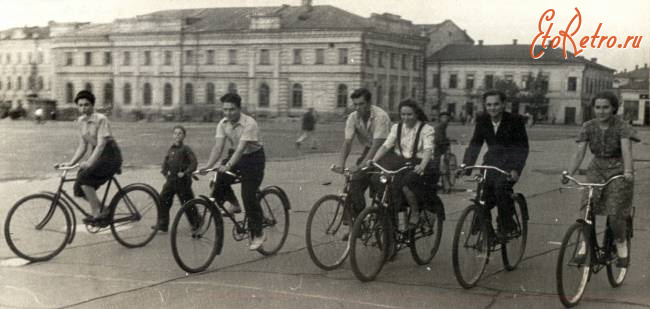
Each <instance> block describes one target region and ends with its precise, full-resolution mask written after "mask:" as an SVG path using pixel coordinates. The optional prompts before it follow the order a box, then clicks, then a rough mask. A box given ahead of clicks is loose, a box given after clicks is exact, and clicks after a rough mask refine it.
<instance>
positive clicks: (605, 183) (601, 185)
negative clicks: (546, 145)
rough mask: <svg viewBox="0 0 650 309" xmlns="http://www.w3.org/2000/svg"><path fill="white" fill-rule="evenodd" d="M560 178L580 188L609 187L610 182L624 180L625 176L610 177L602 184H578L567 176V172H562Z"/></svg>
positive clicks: (571, 177)
mask: <svg viewBox="0 0 650 309" xmlns="http://www.w3.org/2000/svg"><path fill="white" fill-rule="evenodd" d="M562 178H564V179H568V180H570V181H572V182H573V183H575V184H576V185H578V186H581V187H605V186H607V185H609V183H610V182H612V181H614V180H616V179H619V178H625V176H623V175H616V176H612V177H611V178H609V179H607V181H605V182H603V183H590V182H579V181H578V180H577V179H575V178H574V177H573V176H571V175H569V172H567V171H563V172H562Z"/></svg>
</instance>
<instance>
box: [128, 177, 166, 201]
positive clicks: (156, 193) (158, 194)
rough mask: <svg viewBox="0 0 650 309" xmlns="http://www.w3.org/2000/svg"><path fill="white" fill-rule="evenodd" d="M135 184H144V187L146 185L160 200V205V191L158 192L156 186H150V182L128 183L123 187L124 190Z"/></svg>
mask: <svg viewBox="0 0 650 309" xmlns="http://www.w3.org/2000/svg"><path fill="white" fill-rule="evenodd" d="M134 186H142V187H145V188H146V189H147V190H148V191H149V192H150V193H152V194H153V195H154V196H155V197H156V200H157V202H158V205H160V193H159V192H158V190H156V188H154V187H152V186H150V185H149V184H146V183H144V182H135V183H132V184H128V185H126V186H125V187H124V188H122V189H123V190H126V189H127V188H130V187H134Z"/></svg>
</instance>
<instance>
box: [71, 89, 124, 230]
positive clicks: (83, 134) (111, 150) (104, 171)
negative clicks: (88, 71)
mask: <svg viewBox="0 0 650 309" xmlns="http://www.w3.org/2000/svg"><path fill="white" fill-rule="evenodd" d="M74 102H75V103H76V104H77V107H78V108H79V112H80V113H81V116H80V117H79V118H78V119H77V125H78V126H79V146H77V150H76V151H75V153H74V155H73V156H72V159H70V161H68V162H66V163H61V164H58V166H72V165H75V164H76V163H77V162H79V161H80V160H81V159H82V158H83V157H84V155H85V154H86V153H87V150H89V149H90V156H89V157H88V159H87V160H86V161H84V162H81V163H80V164H79V172H78V173H77V178H76V180H75V183H74V194H75V196H78V197H83V198H85V199H86V200H88V202H89V204H90V207H91V215H92V216H93V218H89V219H84V223H96V222H97V221H99V220H102V219H104V217H105V216H106V215H108V214H103V213H100V207H101V204H100V202H99V199H98V198H97V193H96V192H95V191H96V190H97V188H99V186H101V185H103V184H104V183H106V182H107V181H108V180H110V179H111V178H112V177H113V175H115V174H116V173H117V172H118V171H119V170H120V168H121V167H122V154H121V152H120V148H119V147H118V146H117V143H116V142H115V139H114V138H113V133H112V131H111V125H110V123H109V121H108V118H106V116H104V115H103V114H100V113H95V96H94V95H93V94H92V92H90V91H88V90H82V91H79V93H77V96H76V97H75V99H74Z"/></svg>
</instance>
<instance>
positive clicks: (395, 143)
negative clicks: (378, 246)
mask: <svg viewBox="0 0 650 309" xmlns="http://www.w3.org/2000/svg"><path fill="white" fill-rule="evenodd" d="M399 113H400V118H401V121H400V122H399V123H397V124H394V125H393V126H392V127H391V129H390V133H389V134H388V137H387V138H386V141H385V142H384V144H383V145H382V146H381V147H380V148H379V150H377V153H376V154H375V156H374V158H373V159H372V161H371V162H377V161H379V160H382V159H383V160H382V165H384V167H385V168H387V169H391V170H395V169H399V168H401V167H403V166H404V165H406V164H407V163H411V164H413V165H414V167H413V169H412V170H405V171H403V172H400V173H398V174H397V175H395V178H393V183H392V188H391V198H392V203H393V205H395V206H398V207H401V206H402V205H404V203H403V201H404V199H405V200H406V203H407V204H408V206H409V207H410V208H411V215H410V217H409V229H412V228H415V226H416V225H417V223H418V216H417V214H418V210H419V206H420V205H424V204H426V205H433V206H434V207H437V206H440V205H441V204H442V202H439V201H440V200H439V199H438V198H437V195H436V194H435V190H436V183H435V174H436V169H435V167H434V166H433V164H432V163H433V162H432V161H431V157H432V154H433V136H434V129H433V127H432V126H430V125H428V124H426V122H427V121H428V119H427V116H426V115H425V114H424V111H423V110H422V108H420V106H418V104H417V103H416V102H415V101H413V100H411V99H407V100H404V101H402V102H401V103H400V104H399Z"/></svg>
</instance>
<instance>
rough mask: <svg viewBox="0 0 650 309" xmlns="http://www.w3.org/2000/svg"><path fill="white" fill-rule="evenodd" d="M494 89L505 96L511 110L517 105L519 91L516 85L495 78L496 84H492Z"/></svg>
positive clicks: (510, 81) (509, 81)
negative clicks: (510, 105)
mask: <svg viewBox="0 0 650 309" xmlns="http://www.w3.org/2000/svg"><path fill="white" fill-rule="evenodd" d="M494 89H495V90H499V91H501V92H503V93H505V94H506V97H507V98H508V101H509V102H510V103H511V104H512V106H513V109H514V106H515V105H517V104H519V102H520V100H519V99H520V98H519V93H520V90H519V86H517V83H515V82H513V81H512V80H505V79H501V78H497V79H496V82H495V83H494Z"/></svg>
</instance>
